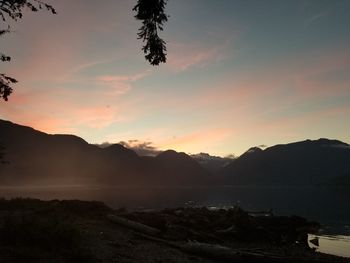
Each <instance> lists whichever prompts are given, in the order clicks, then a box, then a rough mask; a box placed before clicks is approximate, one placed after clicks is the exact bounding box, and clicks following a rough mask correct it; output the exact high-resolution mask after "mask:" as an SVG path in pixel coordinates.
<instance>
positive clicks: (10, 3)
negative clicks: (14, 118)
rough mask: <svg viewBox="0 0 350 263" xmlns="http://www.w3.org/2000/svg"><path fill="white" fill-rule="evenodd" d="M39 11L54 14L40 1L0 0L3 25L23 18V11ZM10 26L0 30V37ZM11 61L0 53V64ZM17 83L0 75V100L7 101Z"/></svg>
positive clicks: (53, 11)
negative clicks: (44, 10)
mask: <svg viewBox="0 0 350 263" xmlns="http://www.w3.org/2000/svg"><path fill="white" fill-rule="evenodd" d="M40 9H46V10H48V11H49V12H51V13H53V14H56V11H55V9H54V8H53V7H52V6H51V5H48V4H46V3H44V2H42V1H40V0H0V18H1V19H2V21H3V22H4V23H6V20H8V19H10V20H14V21H18V20H19V19H21V18H22V17H23V11H24V10H29V11H32V12H37V11H39V10H40ZM9 32H11V31H10V26H9V25H7V28H6V29H0V36H3V35H4V34H6V33H9ZM10 60H11V57H10V56H7V55H5V54H3V53H0V62H8V61H10ZM15 83H17V80H16V79H15V78H12V77H9V76H7V75H6V74H4V73H0V99H4V100H5V101H7V100H8V96H10V94H11V93H12V87H11V85H12V84H15Z"/></svg>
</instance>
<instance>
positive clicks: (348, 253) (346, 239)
mask: <svg viewBox="0 0 350 263" xmlns="http://www.w3.org/2000/svg"><path fill="white" fill-rule="evenodd" d="M315 238H317V239H318V246H316V245H315V244H314V243H313V242H310V241H311V240H314V239H315ZM308 240H309V246H310V247H311V248H315V249H316V251H319V252H322V253H326V254H332V255H337V256H341V257H350V236H343V235H313V234H309V238H308Z"/></svg>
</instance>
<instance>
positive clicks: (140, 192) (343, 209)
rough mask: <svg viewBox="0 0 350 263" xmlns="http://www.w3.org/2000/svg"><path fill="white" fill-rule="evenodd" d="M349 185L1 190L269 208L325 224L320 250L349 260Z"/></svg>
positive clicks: (156, 204)
mask: <svg viewBox="0 0 350 263" xmlns="http://www.w3.org/2000/svg"><path fill="white" fill-rule="evenodd" d="M349 190H350V188H349V187H251V186H250V187H247V186H240V187H238V186H223V187H196V188H194V187H148V188H145V187H106V186H93V187H91V186H89V187H87V186H61V187H57V186H46V187H0V197H5V198H13V197H32V198H40V199H43V200H50V199H81V200H99V201H103V202H105V203H106V204H107V205H109V206H111V207H114V208H118V207H128V208H130V209H142V208H155V209H159V208H165V207H179V206H184V205H186V204H187V205H188V204H190V205H198V206H233V205H240V206H241V207H242V208H244V209H246V210H248V211H259V210H265V211H266V210H270V209H272V211H273V212H274V213H275V214H276V215H299V216H304V217H306V218H308V219H310V220H316V221H318V222H320V223H321V224H322V225H323V227H322V235H321V236H320V247H319V250H320V251H322V252H326V253H333V254H337V255H341V256H348V257H350V255H349V253H348V252H346V251H350V242H349V240H350V238H349V236H350V205H349V204H350V191H349Z"/></svg>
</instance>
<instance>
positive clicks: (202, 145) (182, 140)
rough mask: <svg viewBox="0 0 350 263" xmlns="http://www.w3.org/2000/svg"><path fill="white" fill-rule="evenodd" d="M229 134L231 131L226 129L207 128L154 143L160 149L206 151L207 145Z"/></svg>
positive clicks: (211, 144)
mask: <svg viewBox="0 0 350 263" xmlns="http://www.w3.org/2000/svg"><path fill="white" fill-rule="evenodd" d="M231 134H232V131H231V130H228V129H209V130H203V131H198V132H193V133H190V134H186V135H183V136H180V137H177V136H175V137H173V138H170V139H164V140H163V141H161V142H159V143H156V146H157V148H158V149H161V150H167V149H175V150H178V151H186V152H200V151H206V150H207V149H208V147H213V145H215V144H217V143H219V142H222V141H224V140H225V139H227V137H229V136H230V135H231Z"/></svg>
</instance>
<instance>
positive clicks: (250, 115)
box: [0, 0, 350, 156]
mask: <svg viewBox="0 0 350 263" xmlns="http://www.w3.org/2000/svg"><path fill="white" fill-rule="evenodd" d="M47 2H48V3H50V4H52V5H53V6H54V7H55V8H56V11H57V13H58V14H57V15H52V14H50V13H49V12H45V11H41V12H39V13H37V14H34V13H26V14H25V16H24V19H23V20H22V21H20V22H17V23H12V24H11V25H12V27H13V28H12V29H13V30H14V32H13V33H11V34H8V35H6V36H3V37H2V38H1V52H3V53H5V54H7V55H10V56H12V58H13V60H12V61H11V62H10V63H1V64H0V67H1V69H0V72H4V73H7V74H8V75H10V76H13V77H16V78H17V79H18V80H19V81H20V82H19V83H18V84H17V85H16V86H15V89H14V93H13V94H12V95H11V96H10V98H9V101H8V102H4V101H1V102H0V104H1V105H0V107H1V110H0V118H1V119H6V120H10V121H12V122H15V123H19V124H23V125H29V126H31V127H34V128H35V129H38V130H41V131H44V132H47V133H71V134H75V135H78V136H80V137H82V138H84V139H85V140H86V141H87V142H89V143H103V142H110V143H117V142H120V141H128V140H139V141H140V142H152V145H153V146H154V147H156V148H158V149H160V150H165V149H169V148H171V149H175V150H177V151H184V152H187V153H198V152H208V153H210V154H213V155H221V156H225V155H227V154H231V153H234V154H236V155H240V154H242V153H243V152H244V151H246V150H247V149H248V148H249V147H251V146H257V145H267V146H272V145H274V144H279V143H288V142H293V141H299V140H305V139H318V138H321V137H326V138H333V139H339V140H342V141H345V142H347V143H349V142H350V132H349V131H350V29H349V25H350V1H349V0H326V1H323V0H314V1H313V0H303V1H297V0H293V1H292V0H290V1H287V0H275V1H270V0H264V1H261V0H255V1H253V0H241V1H236V0H169V1H168V4H167V6H166V12H167V13H168V14H169V15H170V17H169V21H168V23H167V24H166V25H165V30H164V32H162V33H161V36H162V37H163V38H164V40H165V41H166V42H167V49H168V56H167V59H168V60H167V63H166V64H162V65H160V66H158V67H154V66H151V65H149V63H148V62H147V61H146V60H145V59H144V56H143V53H142V51H141V47H142V42H141V41H140V40H137V35H136V33H137V31H138V28H139V26H140V21H136V20H135V19H134V12H133V11H132V7H133V6H134V5H135V3H136V0H118V1H116V0H103V1H96V0H52V1H47Z"/></svg>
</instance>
